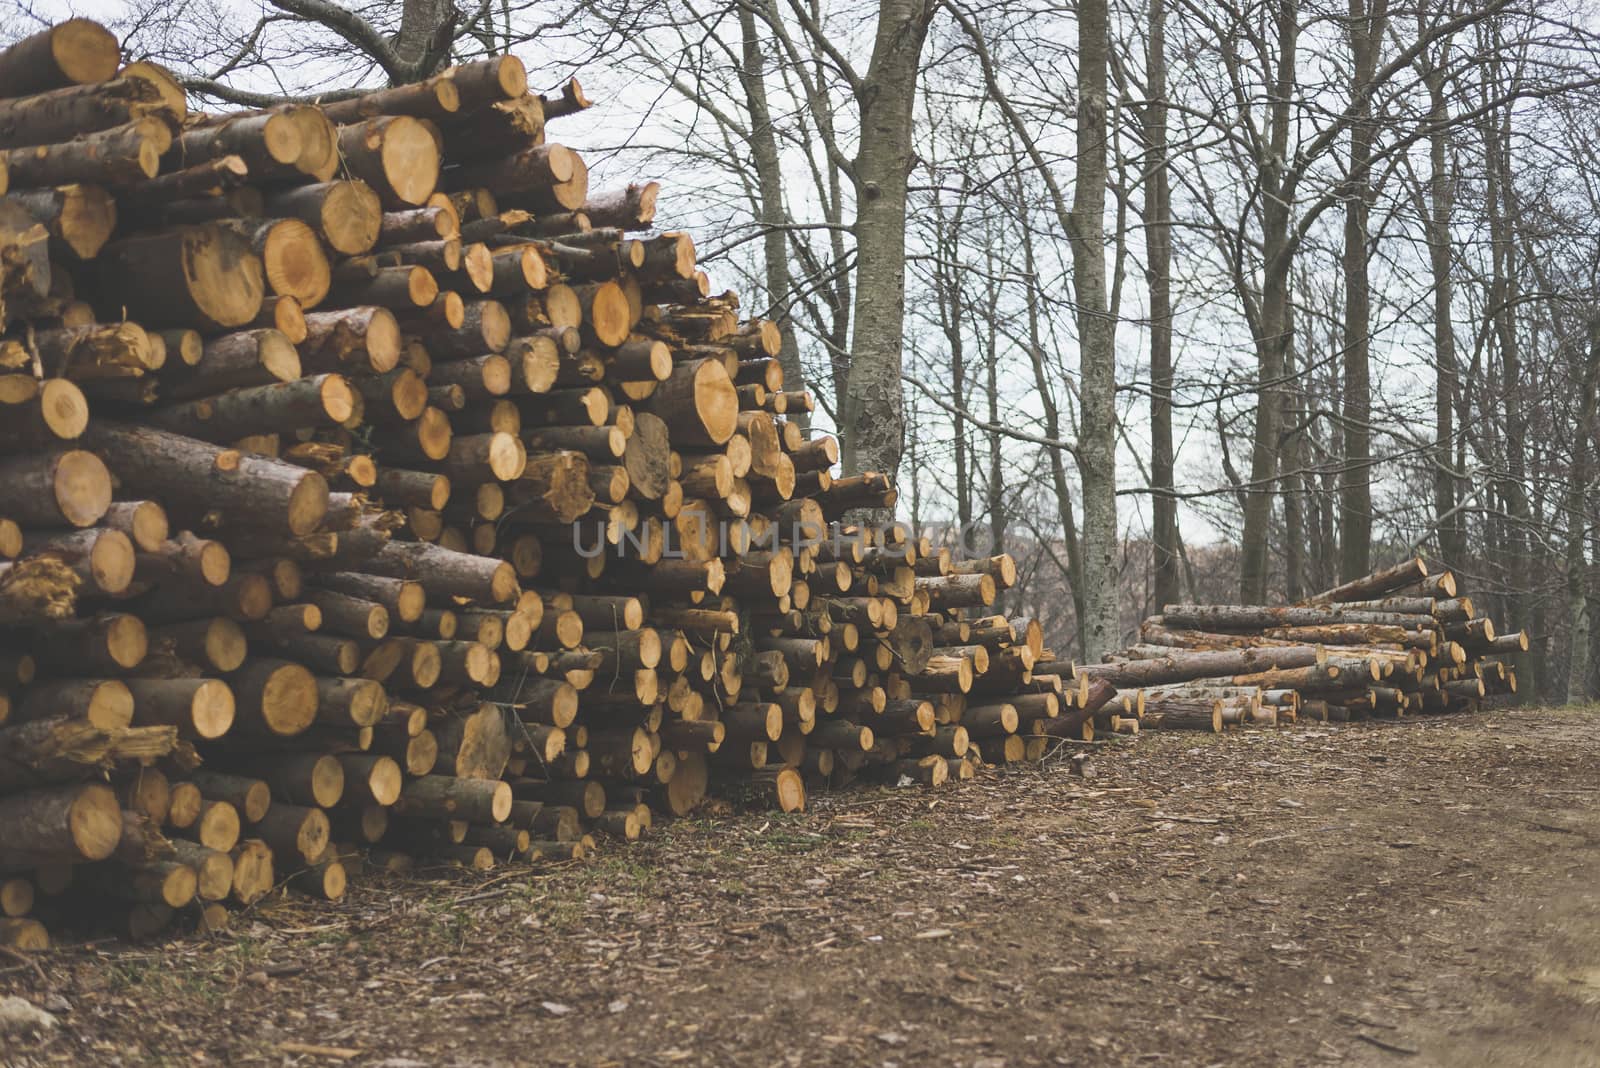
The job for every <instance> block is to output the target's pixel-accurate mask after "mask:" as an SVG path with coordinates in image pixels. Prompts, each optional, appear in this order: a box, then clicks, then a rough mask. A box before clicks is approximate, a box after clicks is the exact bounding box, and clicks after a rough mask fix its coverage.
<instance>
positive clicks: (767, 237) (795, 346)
mask: <svg viewBox="0 0 1600 1068" xmlns="http://www.w3.org/2000/svg"><path fill="white" fill-rule="evenodd" d="M739 31H740V34H741V36H742V37H743V44H744V52H743V58H744V64H743V66H742V67H741V68H740V70H739V80H740V81H741V82H742V83H743V84H744V95H745V106H746V108H747V109H748V110H749V112H750V154H751V160H752V161H753V162H754V163H755V168H756V192H757V202H756V215H757V222H759V223H760V224H761V225H762V226H763V227H764V228H765V233H763V234H762V238H761V242H762V255H763V264H762V266H763V267H764V268H765V271H766V283H767V308H766V312H765V314H766V316H767V317H768V318H770V319H772V320H773V321H774V322H775V323H777V324H778V330H779V332H780V333H781V335H782V340H783V344H782V347H781V348H780V349H779V351H778V360H779V362H780V363H781V364H782V366H783V380H784V383H785V384H786V385H787V386H788V388H789V389H805V388H806V376H805V371H804V370H803V369H802V368H801V366H800V346H799V342H798V341H797V340H796V338H795V331H794V319H793V317H792V316H791V314H790V310H789V300H790V296H791V290H792V287H793V282H792V280H791V278H790V275H789V235H788V234H787V232H785V230H784V224H785V223H786V222H787V221H788V212H787V210H786V209H785V207H784V203H783V160H782V157H781V155H780V154H779V151H778V138H777V134H776V132H775V130H774V127H773V122H772V109H771V107H770V106H769V104H768V102H767V81H766V78H767V75H766V55H765V53H764V52H763V49H762V43H761V40H760V38H759V37H757V35H756V22H755V15H754V14H753V13H752V12H751V11H750V9H749V8H748V7H740V8H739ZM590 217H591V219H592V218H593V215H592V213H591V216H590ZM597 225H598V224H597ZM799 422H800V424H801V426H802V427H806V426H807V425H808V424H809V422H810V420H809V418H808V416H807V415H806V414H804V413H802V414H801V415H800V416H799Z"/></svg>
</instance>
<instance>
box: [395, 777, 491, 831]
mask: <svg viewBox="0 0 1600 1068" xmlns="http://www.w3.org/2000/svg"><path fill="white" fill-rule="evenodd" d="M511 801H512V794H511V786H510V784H509V783H506V782H502V781H499V780H486V779H458V778H454V777H453V776H449V775H424V776H422V777H421V778H418V779H412V780H411V781H410V782H408V783H406V784H405V786H404V787H403V788H402V789H401V792H400V800H399V801H397V802H395V811H396V812H397V813H402V814H405V815H407V816H420V817H425V818H434V819H456V820H470V821H473V822H478V823H503V822H505V820H506V818H507V817H508V816H510V815H511Z"/></svg>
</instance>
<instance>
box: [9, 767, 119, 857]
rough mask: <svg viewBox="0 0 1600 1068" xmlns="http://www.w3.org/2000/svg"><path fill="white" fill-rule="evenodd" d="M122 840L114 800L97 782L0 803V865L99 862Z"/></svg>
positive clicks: (117, 808)
mask: <svg viewBox="0 0 1600 1068" xmlns="http://www.w3.org/2000/svg"><path fill="white" fill-rule="evenodd" d="M121 838H122V809H121V807H120V806H119V805H118V803H117V795H116V793H115V792H113V791H112V789H111V788H110V787H109V786H106V785H103V784H101V783H82V784H77V785H72V786H57V787H51V788H49V789H43V790H33V791H29V792H27V793H22V794H15V795H13V796H10V797H6V798H3V799H0V865H5V866H13V862H14V861H16V860H23V862H24V865H25V866H28V867H32V866H35V864H34V863H28V860H29V858H32V859H33V860H34V861H35V862H42V861H44V860H46V859H60V860H69V861H76V860H104V859H105V858H106V857H109V856H110V855H111V853H112V851H113V850H115V849H116V847H117V842H118V841H120V840H121Z"/></svg>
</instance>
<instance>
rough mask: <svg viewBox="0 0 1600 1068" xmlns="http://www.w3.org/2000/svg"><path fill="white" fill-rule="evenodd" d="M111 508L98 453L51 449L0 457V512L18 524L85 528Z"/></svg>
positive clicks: (106, 478) (108, 478)
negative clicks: (64, 525) (63, 525)
mask: <svg viewBox="0 0 1600 1068" xmlns="http://www.w3.org/2000/svg"><path fill="white" fill-rule="evenodd" d="M110 507H111V474H110V472H109V471H108V470H107V469H106V465H105V464H104V463H103V462H102V461H101V459H100V457H98V456H96V455H95V454H94V453H91V452H84V451H81V450H76V449H50V450H45V451H42V452H35V453H32V454H29V455H25V456H10V457H5V458H0V512H3V513H4V514H5V515H7V516H9V517H10V518H12V519H13V520H16V521H18V522H22V523H33V524H37V525H40V526H60V525H62V524H66V525H68V526H74V527H89V526H93V525H94V524H95V523H97V522H99V520H100V517H101V516H103V515H105V513H106V511H107V509H109V508H110Z"/></svg>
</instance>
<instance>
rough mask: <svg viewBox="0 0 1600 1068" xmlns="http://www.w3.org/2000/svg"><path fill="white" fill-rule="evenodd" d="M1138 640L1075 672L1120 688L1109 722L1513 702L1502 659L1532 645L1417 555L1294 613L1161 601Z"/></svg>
mask: <svg viewBox="0 0 1600 1068" xmlns="http://www.w3.org/2000/svg"><path fill="white" fill-rule="evenodd" d="M1140 640H1141V644H1139V645H1135V646H1133V647H1132V648H1129V649H1126V650H1123V651H1122V652H1121V653H1119V654H1118V655H1116V656H1114V657H1108V658H1107V662H1106V663H1103V664H1092V665H1086V666H1082V667H1079V668H1078V669H1077V676H1078V677H1080V678H1082V679H1086V680H1090V679H1092V680H1095V681H1103V682H1107V683H1110V684H1112V685H1114V686H1115V687H1117V690H1118V700H1117V701H1116V702H1115V704H1114V706H1113V711H1112V712H1104V713H1102V715H1101V721H1102V723H1103V724H1108V723H1109V717H1111V716H1112V715H1113V714H1116V715H1120V716H1123V717H1127V718H1130V719H1134V720H1136V721H1137V722H1138V724H1139V726H1140V727H1142V728H1143V729H1146V730H1148V729H1152V728H1155V729H1174V728H1176V729H1183V730H1209V731H1218V730H1221V729H1222V728H1223V727H1224V726H1226V725H1252V724H1253V725H1259V726H1272V725H1274V724H1278V723H1286V722H1289V723H1292V722H1295V721H1296V719H1297V718H1300V717H1305V718H1308V719H1311V720H1317V721H1330V720H1332V721H1338V722H1345V721H1349V720H1362V719H1367V718H1371V717H1377V718H1395V717H1399V716H1407V715H1423V714H1433V713H1444V712H1459V711H1465V710H1469V709H1475V708H1477V707H1478V706H1479V704H1480V703H1481V702H1482V701H1483V700H1484V698H1486V697H1489V696H1492V695H1496V694H1511V693H1515V692H1516V689H1517V676H1516V672H1515V670H1514V669H1513V668H1512V667H1511V665H1510V664H1508V663H1506V662H1505V660H1503V659H1501V658H1502V657H1505V656H1509V655H1512V654H1515V653H1518V652H1525V651H1526V650H1527V648H1528V637H1527V635H1526V634H1524V633H1522V632H1520V631H1518V632H1516V633H1514V634H1498V633H1496V631H1495V626H1494V622H1493V620H1491V619H1490V618H1489V617H1488V616H1484V615H1480V614H1479V613H1478V612H1477V611H1476V610H1475V609H1474V607H1473V604H1472V600H1471V598H1469V597H1466V596H1462V595H1460V594H1459V593H1458V591H1457V589H1456V580H1455V576H1454V575H1453V574H1451V573H1450V572H1448V571H1446V572H1443V573H1441V574H1429V572H1428V569H1427V567H1426V565H1425V564H1424V563H1423V562H1422V561H1421V560H1420V559H1412V560H1407V561H1405V562H1403V563H1400V564H1397V565H1395V566H1393V567H1388V568H1384V569H1383V570H1381V571H1377V572H1374V573H1373V574H1371V575H1368V576H1366V577H1364V578H1361V579H1357V580H1355V581H1354V582H1349V583H1346V584H1344V585H1342V586H1338V587H1335V588H1334V589H1331V590H1328V591H1326V592H1324V593H1321V594H1318V595H1316V596H1315V597H1311V598H1309V599H1307V600H1306V601H1304V602H1303V603H1301V604H1298V605H1292V606H1285V607H1264V606H1256V605H1193V604H1176V605H1167V606H1166V607H1165V609H1164V611H1163V612H1162V614H1161V615H1158V616H1151V617H1150V618H1149V619H1147V620H1145V621H1144V623H1143V625H1142V626H1141V627H1140Z"/></svg>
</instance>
